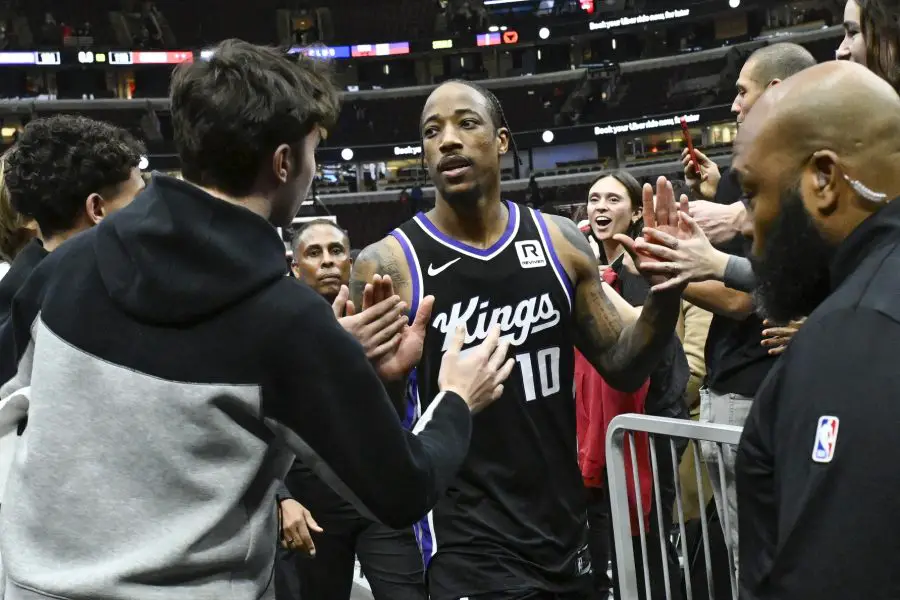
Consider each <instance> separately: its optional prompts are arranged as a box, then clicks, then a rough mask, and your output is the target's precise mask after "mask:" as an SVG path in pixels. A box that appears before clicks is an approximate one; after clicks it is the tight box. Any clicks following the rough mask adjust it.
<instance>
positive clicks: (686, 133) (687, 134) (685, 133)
mask: <svg viewBox="0 0 900 600" xmlns="http://www.w3.org/2000/svg"><path fill="white" fill-rule="evenodd" d="M681 137H682V139H684V144H685V145H686V146H687V147H688V152H689V153H690V155H691V163H692V164H693V165H694V171H695V172H696V173H697V175H700V161H699V160H697V152H696V151H695V150H694V141H693V140H692V139H691V131H690V130H689V129H688V126H687V120H686V119H685V118H684V117H681Z"/></svg>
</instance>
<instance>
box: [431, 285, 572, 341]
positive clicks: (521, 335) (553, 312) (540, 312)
mask: <svg viewBox="0 0 900 600" xmlns="http://www.w3.org/2000/svg"><path fill="white" fill-rule="evenodd" d="M476 313H477V314H476ZM473 319H474V320H475V325H474V327H472V326H471V321H472V320H473ZM559 320H560V315H559V311H558V310H557V309H556V307H555V306H553V301H552V300H551V299H550V294H543V295H541V296H533V297H531V298H527V299H525V300H522V301H521V302H519V304H518V305H516V306H515V308H514V307H512V306H501V307H498V308H494V309H493V310H491V309H490V302H489V301H487V300H484V301H482V300H481V299H480V298H479V297H478V296H475V297H474V298H472V299H470V300H469V301H468V303H466V305H465V308H463V303H462V302H457V303H456V304H454V305H453V306H452V307H451V308H450V313H449V314H448V313H446V312H443V313H440V314H439V315H438V316H436V317H435V318H434V319H433V320H432V322H431V326H432V327H434V328H435V329H437V330H439V331H440V332H441V333H443V334H444V345H443V347H442V348H441V350H442V351H443V352H446V351H447V349H448V348H449V347H450V340H452V339H453V333H454V332H455V331H456V328H457V327H458V326H459V325H465V326H466V332H467V335H466V346H468V345H469V344H471V343H473V342H476V341H479V342H480V341H482V340H484V339H485V338H486V337H487V335H488V331H490V329H491V327H493V326H494V325H499V326H500V331H501V333H502V336H501V338H500V339H502V340H509V343H510V344H511V345H513V346H519V345H521V344H522V342H524V341H525V340H527V339H528V336H529V335H530V334H532V333H537V332H539V331H543V330H544V329H547V328H548V327H553V326H554V325H556V324H557V323H559Z"/></svg>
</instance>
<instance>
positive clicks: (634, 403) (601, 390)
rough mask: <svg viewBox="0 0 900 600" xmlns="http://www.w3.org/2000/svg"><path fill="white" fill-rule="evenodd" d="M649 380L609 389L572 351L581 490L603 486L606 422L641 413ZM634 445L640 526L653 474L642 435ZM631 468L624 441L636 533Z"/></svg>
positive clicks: (611, 276)
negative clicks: (627, 387) (634, 386)
mask: <svg viewBox="0 0 900 600" xmlns="http://www.w3.org/2000/svg"><path fill="white" fill-rule="evenodd" d="M615 276H616V274H615V272H613V271H611V270H607V271H606V272H605V273H604V277H603V278H604V280H605V281H606V282H607V283H609V284H610V285H612V286H613V287H616V281H615ZM649 387H650V379H647V381H645V382H644V385H642V386H641V387H640V388H639V389H638V390H637V391H635V392H631V393H626V392H620V391H619V390H616V389H613V388H612V387H610V386H609V385H608V384H607V383H606V381H604V380H603V377H601V376H600V374H599V373H597V371H596V370H595V369H594V367H593V366H592V365H591V363H589V362H588V360H587V359H586V358H585V357H584V356H583V355H582V354H581V353H580V352H578V351H577V350H576V351H575V402H576V419H577V425H578V466H579V467H580V468H581V476H582V478H583V479H584V485H585V487H603V486H604V485H605V469H606V432H607V429H608V428H609V423H610V421H612V420H613V418H614V417H615V416H616V415H621V414H625V413H638V414H643V413H644V401H645V399H646V397H647V390H648V389H649ZM634 439H635V442H636V444H637V448H636V452H635V455H636V457H637V463H638V478H639V479H640V484H641V502H642V508H643V513H644V526H645V528H646V527H647V525H648V523H649V521H648V517H649V513H650V504H651V492H652V489H653V475H652V471H651V469H650V447H649V440H648V436H647V434H645V433H636V434H635V435H634ZM632 473H633V471H632V466H631V449H630V447H629V444H628V441H627V439H626V442H625V478H626V481H627V482H628V504H629V506H630V507H631V511H630V512H631V522H632V530H633V531H636V530H637V527H638V525H637V511H636V501H635V495H634V477H633V475H632Z"/></svg>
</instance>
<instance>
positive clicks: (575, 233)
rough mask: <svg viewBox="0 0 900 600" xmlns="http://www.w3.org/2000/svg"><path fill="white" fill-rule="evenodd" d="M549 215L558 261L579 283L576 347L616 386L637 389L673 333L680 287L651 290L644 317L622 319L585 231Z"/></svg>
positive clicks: (575, 314)
mask: <svg viewBox="0 0 900 600" xmlns="http://www.w3.org/2000/svg"><path fill="white" fill-rule="evenodd" d="M545 218H547V219H548V229H549V230H550V238H551V240H552V241H553V245H554V247H555V248H556V250H557V253H558V255H559V258H560V261H561V262H562V264H563V267H564V268H565V270H566V272H567V273H568V275H569V278H570V279H571V280H572V281H573V282H574V284H575V299H574V301H575V307H574V317H575V340H576V346H577V347H578V350H580V351H581V353H582V354H584V356H585V357H586V358H587V359H588V360H589V361H590V363H591V364H592V365H593V366H594V368H595V369H597V371H598V372H599V373H600V374H601V375H602V376H603V378H604V379H605V380H606V382H607V383H608V384H610V385H611V386H613V387H614V388H616V389H620V390H624V391H633V390H636V389H638V388H639V387H640V386H641V385H642V384H643V383H644V381H645V380H646V379H647V377H649V376H650V373H651V372H652V371H653V369H654V368H656V365H657V363H658V362H659V359H660V358H661V357H662V354H663V352H664V350H665V348H666V346H667V345H668V343H669V341H670V340H671V338H672V335H673V334H674V331H675V325H676V323H677V322H678V314H679V310H680V301H681V297H680V295H681V290H680V289H674V290H670V291H665V292H651V293H650V295H649V296H648V297H647V301H646V302H645V304H644V306H643V309H642V310H641V314H640V317H638V319H637V320H635V321H634V322H631V323H627V324H626V323H624V322H623V321H622V319H621V317H620V316H619V313H618V311H617V310H616V307H615V306H614V305H613V303H612V302H611V301H610V299H609V298H608V297H607V295H606V293H604V291H603V288H602V286H601V280H600V275H599V273H598V271H597V259H596V258H595V257H594V253H593V251H592V250H591V247H590V245H589V244H588V241H587V239H586V238H585V237H584V234H582V233H581V231H579V229H578V227H577V226H576V225H575V223H573V222H572V221H570V220H569V219H567V218H565V217H559V216H555V215H547V216H546V217H545Z"/></svg>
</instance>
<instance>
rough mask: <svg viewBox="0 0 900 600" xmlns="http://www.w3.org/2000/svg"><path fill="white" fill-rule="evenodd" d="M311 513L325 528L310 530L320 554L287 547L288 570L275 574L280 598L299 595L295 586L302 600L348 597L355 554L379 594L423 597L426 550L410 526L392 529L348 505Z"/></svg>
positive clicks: (384, 598) (404, 599)
mask: <svg viewBox="0 0 900 600" xmlns="http://www.w3.org/2000/svg"><path fill="white" fill-rule="evenodd" d="M313 517H315V519H316V522H318V524H319V525H320V526H321V527H322V529H323V530H324V531H323V532H322V533H319V534H316V533H313V534H312V538H313V542H314V543H315V545H316V557H315V558H308V557H306V556H301V555H300V554H298V553H289V554H290V556H288V557H286V558H285V559H284V561H283V562H286V564H282V565H280V569H281V570H282V571H284V570H285V568H286V570H287V571H288V572H287V573H285V572H283V573H282V574H281V576H280V577H276V592H277V594H276V595H277V597H278V600H297V598H298V595H295V594H296V592H294V591H293V590H294V589H299V598H302V599H303V600H348V598H350V592H351V590H352V587H353V568H354V565H355V557H356V556H359V562H360V564H361V565H362V570H363V574H364V575H365V577H366V581H367V582H368V583H369V586H370V587H371V588H372V595H373V596H374V598H375V600H425V598H426V596H425V580H424V574H423V565H422V555H421V554H420V553H419V547H418V545H417V544H416V538H415V535H414V534H413V530H412V527H410V528H408V529H404V530H395V529H390V528H389V527H387V526H385V525H382V524H380V523H374V522H372V521H369V520H368V519H365V518H363V517H362V516H360V515H359V513H357V512H356V511H355V510H354V509H353V508H351V507H350V506H349V505H344V506H343V507H342V508H341V509H340V510H338V511H336V512H335V513H332V514H327V513H324V514H323V513H319V514H316V513H313ZM291 568H293V570H294V572H295V573H296V576H295V577H292V573H290V572H289V571H290V570H291Z"/></svg>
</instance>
